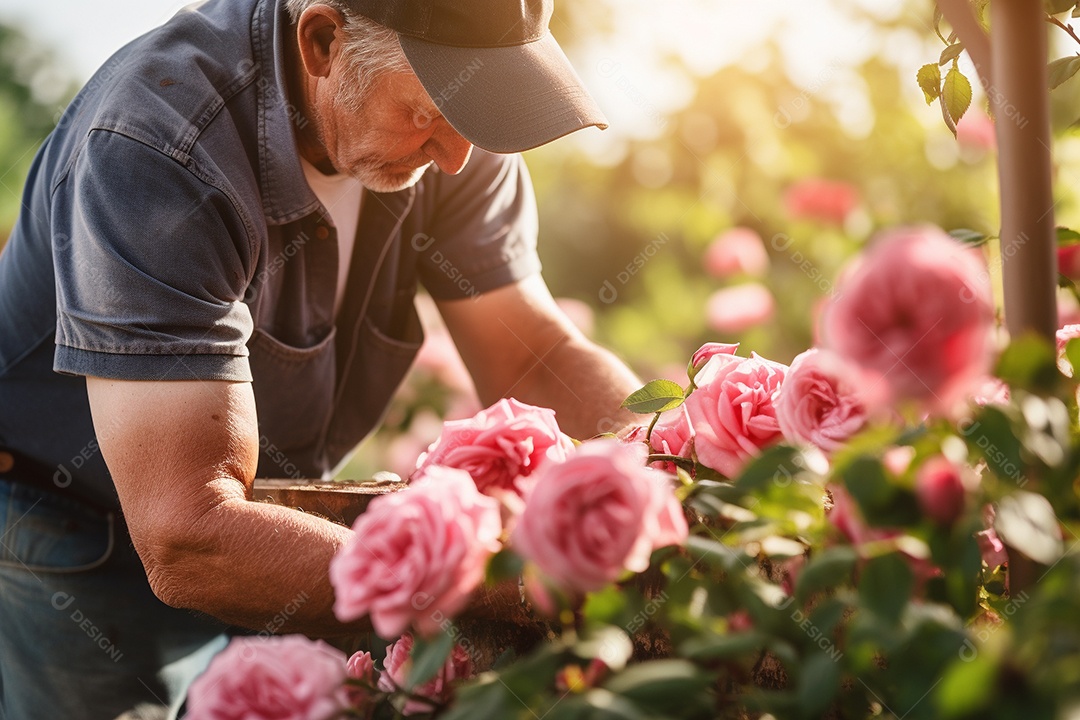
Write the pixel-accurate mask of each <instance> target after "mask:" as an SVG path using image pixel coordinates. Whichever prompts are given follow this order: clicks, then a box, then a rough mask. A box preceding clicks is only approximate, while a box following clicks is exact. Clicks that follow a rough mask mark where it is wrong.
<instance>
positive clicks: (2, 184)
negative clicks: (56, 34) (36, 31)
mask: <svg viewBox="0 0 1080 720" xmlns="http://www.w3.org/2000/svg"><path fill="white" fill-rule="evenodd" d="M76 89H77V85H76V84H75V83H74V81H73V80H72V77H71V75H70V73H68V72H67V71H66V70H65V69H64V68H63V67H62V66H61V64H60V62H59V60H58V59H57V57H56V55H55V53H53V52H52V50H51V49H49V48H48V47H46V46H44V45H42V44H41V43H39V42H35V41H33V40H32V39H30V38H29V37H27V36H26V35H25V34H24V33H23V32H22V31H20V30H18V29H17V28H14V27H10V26H7V25H2V24H0V247H2V246H3V244H4V242H6V240H7V237H8V234H9V233H10V232H11V228H12V226H13V225H14V223H15V219H16V217H17V216H18V212H19V205H20V202H21V196H22V186H23V182H24V181H25V179H26V174H27V172H28V171H29V169H30V163H31V162H32V161H33V159H34V153H36V152H37V149H38V147H40V145H41V142H42V141H43V140H44V139H45V137H46V136H47V135H48V134H49V132H51V131H52V129H53V127H54V126H55V125H56V118H57V117H58V116H59V113H60V111H61V110H62V109H63V107H64V106H65V105H66V104H67V102H68V101H69V100H70V99H71V97H72V96H73V95H74V94H75V90H76Z"/></svg>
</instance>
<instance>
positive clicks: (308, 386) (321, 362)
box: [247, 329, 337, 478]
mask: <svg viewBox="0 0 1080 720" xmlns="http://www.w3.org/2000/svg"><path fill="white" fill-rule="evenodd" d="M335 336H336V329H331V330H330V332H329V333H328V334H327V335H326V336H325V337H324V338H322V339H321V340H319V341H318V342H317V343H315V344H314V345H312V346H310V347H294V346H291V345H286V344H285V343H283V342H281V341H280V340H278V339H277V338H275V337H273V336H271V335H270V334H269V333H268V332H266V331H265V330H262V329H256V330H255V332H254V333H253V334H252V336H251V338H250V339H249V340H248V344H247V346H248V352H249V353H250V358H249V361H250V363H251V375H252V378H253V382H252V387H253V389H254V393H255V405H256V409H257V412H258V417H259V451H260V453H259V470H258V475H259V477H279V478H281V477H318V476H320V475H321V474H322V469H321V468H318V467H315V464H314V462H313V452H312V451H313V449H314V445H315V444H316V442H317V441H318V439H319V436H320V434H321V432H322V430H323V428H324V427H325V426H326V423H327V422H328V420H329V417H330V413H331V412H332V410H333V397H334V384H335V381H336V378H337V368H336V360H335Z"/></svg>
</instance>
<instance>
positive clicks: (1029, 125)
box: [987, 0, 1057, 342]
mask: <svg viewBox="0 0 1080 720" xmlns="http://www.w3.org/2000/svg"><path fill="white" fill-rule="evenodd" d="M990 13H991V28H992V29H991V33H992V38H991V43H990V55H991V61H992V64H991V75H992V77H993V80H992V84H991V85H990V86H989V87H988V88H987V94H988V96H989V98H990V102H991V104H992V105H993V108H994V115H995V118H996V123H997V138H998V175H999V179H1000V183H999V184H1000V188H1001V258H1002V273H1003V278H1004V282H1005V325H1006V327H1007V328H1008V330H1009V334H1010V336H1012V337H1013V338H1018V337H1020V336H1021V335H1023V334H1025V333H1029V332H1035V333H1037V334H1039V335H1042V336H1043V337H1044V338H1046V339H1048V340H1050V341H1051V342H1053V340H1054V332H1055V331H1056V330H1057V253H1056V246H1057V237H1056V231H1055V225H1054V194H1053V188H1052V186H1051V172H1052V168H1051V138H1050V89H1049V84H1048V80H1047V71H1046V60H1047V24H1046V14H1045V11H1044V10H1043V4H1042V3H1041V2H1033V0H993V2H992V3H991V4H990Z"/></svg>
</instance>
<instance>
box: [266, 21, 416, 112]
mask: <svg viewBox="0 0 1080 720" xmlns="http://www.w3.org/2000/svg"><path fill="white" fill-rule="evenodd" d="M316 4H319V5H329V6H330V7H332V8H334V9H335V10H337V11H338V12H340V13H341V15H342V17H344V18H345V25H344V27H343V30H344V32H345V46H344V49H343V50H344V58H345V62H346V63H348V67H349V69H350V70H351V72H352V74H353V75H354V76H355V77H356V82H355V83H351V84H349V85H347V86H345V87H344V88H342V94H341V96H340V99H341V101H342V102H344V103H346V104H347V105H348V106H349V107H352V108H357V107H358V106H359V105H360V104H361V103H362V102H363V101H364V98H365V96H366V94H367V91H368V89H369V88H370V87H371V83H372V82H374V80H375V79H376V78H378V77H379V76H380V75H384V74H386V73H389V72H404V71H411V69H412V68H411V66H410V65H409V61H408V60H407V59H406V58H405V53H404V52H403V51H402V49H401V43H400V42H399V41H398V36H397V33H396V32H394V31H393V30H391V29H390V28H388V27H385V26H383V25H379V24H378V23H376V22H374V21H373V20H369V19H368V18H366V17H364V16H363V15H360V14H358V13H356V12H354V11H353V10H351V9H350V8H349V6H348V4H347V3H344V2H341V1H340V0H285V8H286V10H288V11H289V17H290V18H291V19H292V22H293V24H294V25H295V24H296V23H297V22H298V21H299V20H300V16H301V15H302V14H303V13H304V11H305V10H307V9H308V8H309V7H311V6H312V5H316Z"/></svg>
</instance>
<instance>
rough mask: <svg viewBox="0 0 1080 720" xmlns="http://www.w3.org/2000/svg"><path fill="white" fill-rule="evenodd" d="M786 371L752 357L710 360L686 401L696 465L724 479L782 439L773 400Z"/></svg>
mask: <svg viewBox="0 0 1080 720" xmlns="http://www.w3.org/2000/svg"><path fill="white" fill-rule="evenodd" d="M786 372H787V367H786V366H784V365H781V364H779V363H775V362H772V361H770V360H766V359H765V358H762V357H760V356H758V355H756V354H754V355H752V356H751V357H749V358H741V357H735V356H733V355H714V356H713V357H712V358H710V359H709V361H708V362H707V363H706V364H705V367H703V368H702V369H701V371H700V372H699V373H698V375H697V377H696V378H694V382H695V383H696V384H697V389H696V390H694V392H692V393H690V396H689V397H688V398H686V410H687V412H688V413H689V415H690V424H691V425H692V426H693V428H694V454H695V455H696V456H697V460H698V462H700V463H701V464H703V465H705V466H707V467H710V468H712V469H713V470H716V471H717V472H719V473H721V474H722V475H725V476H727V477H729V478H733V477H735V476H736V475H738V474H739V471H740V470H741V469H742V467H743V465H745V464H746V462H747V461H748V460H749V459H750V458H753V457H755V456H757V455H758V454H760V451H761V450H762V448H765V447H768V446H770V445H773V444H775V443H777V442H779V441H780V440H781V438H782V436H781V434H780V425H779V423H778V422H777V420H776V407H775V403H776V399H777V395H778V393H779V391H780V384H781V383H782V382H783V380H784V375H785V373H786Z"/></svg>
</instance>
